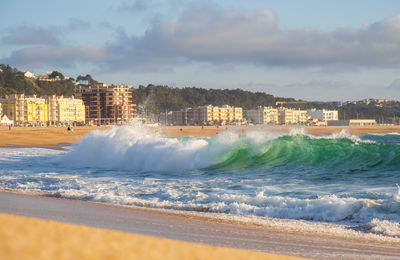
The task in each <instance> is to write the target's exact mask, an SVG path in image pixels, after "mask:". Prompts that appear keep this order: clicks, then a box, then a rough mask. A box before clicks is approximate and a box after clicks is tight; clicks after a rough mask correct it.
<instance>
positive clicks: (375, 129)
mask: <svg viewBox="0 0 400 260" xmlns="http://www.w3.org/2000/svg"><path fill="white" fill-rule="evenodd" d="M110 127H111V126H101V127H98V126H92V127H88V126H82V127H74V128H73V130H74V131H68V130H67V127H13V128H11V130H9V128H8V127H4V126H3V127H0V147H18V146H27V145H28V146H59V145H62V144H71V143H77V142H79V140H80V139H81V138H82V136H83V135H84V134H87V133H89V132H91V131H94V130H104V129H108V128H110ZM151 129H152V130H153V131H154V132H157V133H159V134H163V135H166V136H170V137H183V136H192V137H214V136H216V135H217V134H219V133H222V132H224V131H227V130H229V131H235V132H237V133H243V132H244V131H257V130H261V131H267V132H278V133H288V132H290V131H291V130H293V129H304V131H305V132H306V133H310V134H332V133H339V132H341V131H346V132H348V133H350V134H355V135H360V134H366V133H390V132H400V126H368V127H341V126H286V125H283V126H281V125H277V126H272V125H271V126H270V125H254V126H219V127H216V126H204V127H202V126H165V127H151Z"/></svg>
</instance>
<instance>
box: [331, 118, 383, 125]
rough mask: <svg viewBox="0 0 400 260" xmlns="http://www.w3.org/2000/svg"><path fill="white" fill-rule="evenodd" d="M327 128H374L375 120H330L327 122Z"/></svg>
mask: <svg viewBox="0 0 400 260" xmlns="http://www.w3.org/2000/svg"><path fill="white" fill-rule="evenodd" d="M327 123H328V124H327V125H328V126H374V125H376V120H375V119H350V120H332V121H328V122H327Z"/></svg>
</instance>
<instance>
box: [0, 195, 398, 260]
mask: <svg viewBox="0 0 400 260" xmlns="http://www.w3.org/2000/svg"><path fill="white" fill-rule="evenodd" d="M0 202H1V203H0V212H2V213H7V214H14V215H22V216H27V217H36V218H42V219H48V220H54V221H62V222H67V223H72V224H79V225H86V226H91V227H97V228H105V229H109V230H118V231H123V232H129V233H135V234H142V235H150V236H155V237H164V238H169V239H177V240H183V241H189V242H195V243H202V244H209V245H212V246H222V247H231V248H238V249H245V250H255V251H262V252H268V253H274V254H284V255H292V256H299V257H310V258H327V259H329V258H335V256H336V257H337V256H340V257H341V258H352V257H362V256H364V257H365V256H375V257H378V258H379V257H385V258H386V257H400V252H399V251H398V250H397V249H398V247H399V245H400V244H399V243H391V242H377V241H368V240H363V239H362V240H357V239H354V238H348V239H344V238H343V237H330V236H326V235H325V234H317V233H314V234H310V233H302V232H296V231H293V232H288V231H287V230H284V229H279V228H275V229H274V228H271V227H266V226H259V225H257V224H245V223H239V222H237V221H227V220H223V219H213V218H209V217H206V216H193V215H191V214H179V212H178V213H177V212H170V211H166V210H159V209H148V208H140V207H130V206H119V205H110V204H105V203H99V202H87V201H80V200H70V199H65V198H54V197H48V196H40V195H37V194H36V195H33V194H23V193H19V192H15V191H12V192H9V191H0Z"/></svg>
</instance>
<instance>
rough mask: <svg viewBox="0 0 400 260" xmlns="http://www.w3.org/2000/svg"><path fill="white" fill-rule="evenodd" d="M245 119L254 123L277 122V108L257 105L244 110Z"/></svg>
mask: <svg viewBox="0 0 400 260" xmlns="http://www.w3.org/2000/svg"><path fill="white" fill-rule="evenodd" d="M246 114H247V118H246V119H247V120H248V121H251V122H252V123H254V124H279V109H278V108H273V107H262V106H259V107H258V108H257V109H250V110H247V111H246Z"/></svg>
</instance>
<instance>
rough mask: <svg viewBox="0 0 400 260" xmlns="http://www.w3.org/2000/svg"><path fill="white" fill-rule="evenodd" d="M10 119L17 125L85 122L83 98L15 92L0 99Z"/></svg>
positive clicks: (4, 112)
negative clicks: (40, 96) (39, 95)
mask: <svg viewBox="0 0 400 260" xmlns="http://www.w3.org/2000/svg"><path fill="white" fill-rule="evenodd" d="M0 103H1V106H2V109H3V114H5V115H6V116H7V117H8V118H9V119H11V120H14V122H15V124H16V125H24V124H31V125H47V124H48V123H50V124H57V123H68V124H71V123H76V122H81V123H84V122H85V115H84V111H85V107H84V105H83V102H82V100H79V99H73V98H64V97H62V96H61V97H57V96H49V97H42V98H39V97H36V95H33V96H25V95H24V94H14V95H10V96H8V97H5V98H1V99H0Z"/></svg>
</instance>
